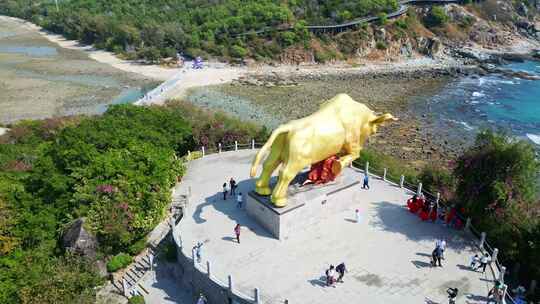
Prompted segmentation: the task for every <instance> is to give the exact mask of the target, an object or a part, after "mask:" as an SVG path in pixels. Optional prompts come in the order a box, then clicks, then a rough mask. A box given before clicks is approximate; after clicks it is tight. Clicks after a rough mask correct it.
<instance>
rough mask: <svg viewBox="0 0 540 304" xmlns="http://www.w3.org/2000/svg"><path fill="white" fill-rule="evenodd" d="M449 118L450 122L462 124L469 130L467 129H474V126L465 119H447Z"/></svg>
mask: <svg viewBox="0 0 540 304" xmlns="http://www.w3.org/2000/svg"><path fill="white" fill-rule="evenodd" d="M447 120H448V121H450V122H453V123H455V124H459V125H462V126H463V127H464V128H465V130H467V131H471V130H474V128H473V127H472V126H471V125H469V124H468V123H466V122H464V121H459V120H454V119H447Z"/></svg>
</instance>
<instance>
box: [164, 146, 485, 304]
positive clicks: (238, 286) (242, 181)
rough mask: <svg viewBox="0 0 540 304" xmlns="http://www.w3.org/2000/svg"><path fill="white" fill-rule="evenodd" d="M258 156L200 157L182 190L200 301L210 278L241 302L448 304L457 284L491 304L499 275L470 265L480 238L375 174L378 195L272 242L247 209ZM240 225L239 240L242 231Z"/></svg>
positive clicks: (467, 295) (180, 230) (464, 293)
mask: <svg viewBox="0 0 540 304" xmlns="http://www.w3.org/2000/svg"><path fill="white" fill-rule="evenodd" d="M256 151H257V150H252V149H250V150H241V151H231V152H223V153H219V154H212V155H207V156H205V157H203V158H200V159H197V160H193V161H191V162H190V163H189V165H188V171H187V174H186V175H185V176H184V178H183V180H182V182H181V183H180V184H178V185H177V187H176V189H175V195H181V194H186V193H189V203H188V206H187V207H186V208H185V210H184V215H183V218H182V220H181V221H180V223H179V224H178V225H177V226H176V227H175V229H174V234H175V240H176V241H177V244H178V245H179V247H180V248H179V252H180V253H181V254H182V255H184V259H182V258H179V260H180V263H182V261H184V262H185V263H184V264H183V265H182V267H183V268H184V273H190V276H192V277H194V276H195V274H193V269H191V270H190V269H188V268H189V267H188V265H187V262H191V263H193V264H196V266H194V267H195V268H194V269H195V272H197V273H198V275H197V276H196V277H197V279H196V280H195V281H193V282H191V283H189V284H191V286H192V288H193V292H194V293H195V294H196V295H198V293H199V292H203V293H205V288H204V286H208V283H206V282H205V283H203V282H201V281H202V280H203V279H204V278H207V280H209V281H212V282H215V284H216V286H218V287H217V288H214V289H216V291H215V292H216V293H220V294H223V295H225V294H229V295H230V294H235V295H236V298H233V302H238V303H256V302H257V301H258V302H259V303H284V301H285V300H286V299H287V300H288V301H289V303H314V304H315V303H321V304H322V303H324V304H328V303H370V304H373V303H380V304H388V303H410V304H413V303H414V304H418V303H448V299H447V293H446V290H447V288H449V287H457V288H459V297H458V299H457V303H485V301H486V296H487V294H488V291H489V290H490V289H491V287H492V286H493V282H494V281H493V280H494V276H495V274H494V273H493V272H492V270H491V268H490V267H488V268H487V269H486V272H485V273H481V272H474V271H471V270H470V269H469V267H468V265H469V263H470V258H471V256H473V255H474V254H480V250H479V248H478V246H477V245H478V240H477V239H476V238H474V237H473V236H472V235H471V234H470V233H469V232H466V231H464V230H455V229H453V228H448V227H446V226H444V225H443V223H442V222H441V221H437V222H436V223H432V222H430V221H429V222H422V221H421V220H420V219H419V218H418V216H416V215H414V214H411V213H410V212H409V211H408V210H407V208H406V201H407V199H408V198H410V197H411V196H412V195H413V193H412V192H410V191H409V190H407V189H404V188H400V187H399V185H395V184H392V183H389V182H387V181H384V180H382V179H380V178H378V177H375V176H372V177H371V178H370V187H371V188H370V189H369V190H364V189H362V187H361V186H362V184H361V183H357V184H353V185H352V186H350V187H347V188H345V189H342V190H340V191H338V192H336V193H332V200H331V202H330V201H329V203H331V204H332V208H331V210H330V211H328V212H326V211H325V212H324V213H322V214H321V215H320V216H319V217H318V218H315V219H314V220H312V221H310V222H309V224H306V225H303V226H302V227H301V228H295V230H293V231H290V232H289V233H288V235H287V237H286V238H282V239H281V240H279V239H277V238H276V237H274V236H272V235H271V234H270V233H269V232H268V231H267V229H265V228H263V227H262V226H260V225H259V224H258V223H257V222H256V221H255V220H254V219H253V218H252V217H250V216H249V215H248V214H247V212H246V210H245V202H246V199H247V196H248V193H249V192H250V191H252V190H253V189H254V181H255V180H254V179H252V178H250V177H249V169H250V166H251V161H252V160H253V158H254V156H255V153H256ZM259 171H260V168H259ZM347 171H348V172H347V176H348V178H353V179H357V180H358V181H361V180H362V178H363V171H362V170H357V169H354V168H351V169H347ZM231 177H232V178H234V179H235V180H236V181H237V183H238V189H237V192H241V193H242V194H243V197H244V208H242V209H241V208H238V207H237V202H236V197H230V196H229V195H227V200H223V193H222V185H223V183H225V182H227V183H228V181H229V179H230V178H231ZM307 203H313V202H307ZM355 209H359V210H360V214H361V221H360V223H357V222H356V219H355ZM237 223H239V224H240V225H241V226H242V230H241V236H240V241H241V243H240V244H238V243H237V242H236V239H235V235H234V231H233V229H234V227H235V225H236V224H237ZM441 238H443V239H445V240H446V241H447V249H446V251H445V259H444V260H443V261H442V264H443V267H432V266H431V264H430V260H431V252H432V251H433V249H434V247H435V242H436V240H437V239H441ZM198 242H202V243H203V246H202V250H201V253H202V255H201V261H199V262H197V261H195V262H193V261H192V260H191V257H192V248H193V246H194V245H196V244H197V243H198ZM341 262H344V263H345V264H346V265H347V268H348V273H346V274H345V277H344V282H343V283H337V284H336V285H335V286H334V287H327V286H326V285H325V279H324V272H325V270H326V269H327V268H328V267H329V265H331V264H332V265H338V264H339V263H341ZM192 268H193V267H192ZM208 272H209V273H208ZM185 279H187V277H186V278H185ZM189 284H188V285H189ZM255 289H257V291H256V292H255V291H254V290H255ZM210 290H212V289H210ZM205 295H206V296H207V297H209V299H210V298H214V299H215V297H217V296H219V295H215V297H214V296H213V295H211V294H207V293H205ZM242 299H244V300H242Z"/></svg>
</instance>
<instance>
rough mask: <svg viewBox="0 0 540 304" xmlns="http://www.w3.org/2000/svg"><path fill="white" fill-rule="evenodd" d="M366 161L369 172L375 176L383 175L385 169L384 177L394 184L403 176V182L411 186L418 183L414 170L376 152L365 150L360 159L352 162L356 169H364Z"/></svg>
mask: <svg viewBox="0 0 540 304" xmlns="http://www.w3.org/2000/svg"><path fill="white" fill-rule="evenodd" d="M366 161H367V162H369V164H370V165H369V168H370V169H369V170H370V171H371V172H373V173H375V174H377V175H381V176H382V174H383V169H384V168H387V173H386V177H387V179H388V180H391V181H393V182H395V183H399V179H400V177H401V175H402V174H403V175H404V176H405V181H406V182H407V183H411V184H417V183H418V177H417V173H416V171H415V170H414V169H412V168H411V167H410V166H407V164H404V163H403V162H402V161H401V160H399V159H396V158H394V157H392V156H389V155H384V154H382V153H380V152H378V151H375V150H372V149H369V148H366V149H363V150H362V152H360V157H359V158H358V159H357V160H356V161H355V162H354V165H355V166H357V167H358V168H364V166H365V164H366Z"/></svg>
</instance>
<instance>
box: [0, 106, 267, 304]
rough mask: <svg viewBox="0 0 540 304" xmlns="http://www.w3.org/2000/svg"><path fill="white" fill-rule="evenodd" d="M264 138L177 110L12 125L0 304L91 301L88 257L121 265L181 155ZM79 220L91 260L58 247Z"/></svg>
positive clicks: (229, 122)
mask: <svg viewBox="0 0 540 304" xmlns="http://www.w3.org/2000/svg"><path fill="white" fill-rule="evenodd" d="M265 137H266V133H265V130H264V129H260V128H257V127H254V126H252V125H250V124H248V123H242V122H240V121H237V120H233V119H230V118H228V117H226V116H224V115H222V114H219V113H218V114H212V113H207V112H204V111H202V110H197V111H194V110H193V108H192V107H190V106H188V105H186V104H182V103H176V104H175V105H173V106H169V107H161V108H157V107H156V108H143V107H136V106H129V105H122V106H113V107H111V108H110V109H109V110H108V111H107V112H106V113H105V114H104V115H103V116H100V117H75V118H64V119H48V120H43V121H26V122H20V123H18V124H16V125H14V126H11V131H10V132H8V133H7V134H6V135H3V136H1V137H0V218H1V220H0V303H92V302H93V301H94V292H95V290H94V289H93V287H95V286H97V285H99V284H100V283H101V282H102V280H101V279H100V277H99V276H98V272H97V269H96V267H95V260H94V259H98V260H105V261H106V260H109V259H110V257H111V256H115V255H116V256H117V257H118V256H120V257H126V258H125V259H126V260H127V261H129V256H126V255H122V254H119V253H131V254H136V253H138V251H140V250H142V249H143V248H144V237H145V235H146V234H147V233H148V232H149V231H150V230H152V229H153V228H154V227H155V226H156V224H157V223H159V222H160V221H161V220H162V219H163V217H164V216H165V214H166V212H167V206H168V205H169V202H170V188H171V187H172V186H173V185H174V184H175V183H176V182H177V180H178V179H179V178H181V176H182V175H183V173H184V166H183V162H182V158H181V157H182V156H183V155H185V154H186V153H187V151H188V150H192V151H193V150H194V149H195V148H196V147H198V146H200V145H201V144H202V143H204V144H205V145H206V146H207V147H215V145H216V144H217V143H218V142H222V143H224V144H226V145H230V144H234V141H235V140H238V141H239V142H245V143H247V142H249V141H250V140H251V139H252V138H255V139H257V140H259V141H261V140H262V139H263V138H265ZM82 217H84V218H86V221H85V223H84V226H85V229H87V231H89V232H90V233H91V234H92V235H94V236H95V237H96V238H97V241H98V248H97V252H96V254H95V257H87V258H82V257H81V256H79V255H73V254H70V253H69V252H67V251H65V248H63V245H62V244H61V243H62V242H61V239H62V235H63V234H64V231H65V230H66V228H67V227H68V226H69V225H70V223H72V222H73V221H74V220H75V219H77V218H82ZM141 242H142V246H141ZM113 264H114V263H111V264H110V265H108V266H110V267H111V269H109V270H111V271H112V270H116V269H118V267H113V266H114V265H113ZM116 264H118V263H116ZM124 265H125V263H120V267H122V266H124Z"/></svg>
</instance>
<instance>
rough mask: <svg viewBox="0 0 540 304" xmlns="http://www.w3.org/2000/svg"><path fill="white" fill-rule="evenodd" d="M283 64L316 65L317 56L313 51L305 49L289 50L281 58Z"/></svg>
mask: <svg viewBox="0 0 540 304" xmlns="http://www.w3.org/2000/svg"><path fill="white" fill-rule="evenodd" d="M279 59H280V61H281V63H285V64H300V63H314V62H315V55H314V54H313V51H312V50H306V49H304V48H288V49H286V50H285V51H283V53H281V55H280V56H279Z"/></svg>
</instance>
